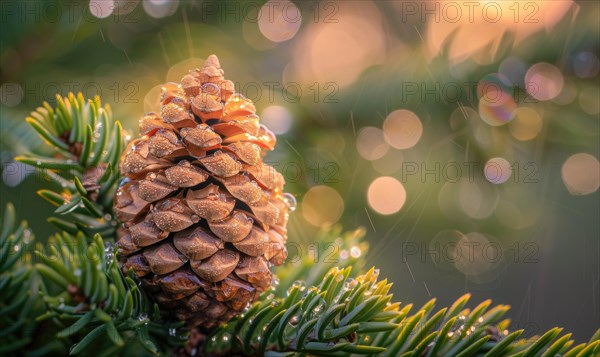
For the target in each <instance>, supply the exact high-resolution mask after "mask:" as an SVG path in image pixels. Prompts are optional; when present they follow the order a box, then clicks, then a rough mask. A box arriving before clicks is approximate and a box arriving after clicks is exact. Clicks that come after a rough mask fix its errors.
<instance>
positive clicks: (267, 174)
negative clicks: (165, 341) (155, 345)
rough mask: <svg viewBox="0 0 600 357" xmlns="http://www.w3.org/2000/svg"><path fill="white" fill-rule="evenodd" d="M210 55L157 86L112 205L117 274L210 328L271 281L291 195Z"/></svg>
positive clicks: (248, 104)
mask: <svg viewBox="0 0 600 357" xmlns="http://www.w3.org/2000/svg"><path fill="white" fill-rule="evenodd" d="M223 74H224V72H223V70H222V69H221V66H220V64H219V60H218V59H217V57H216V56H215V55H211V56H209V57H208V59H207V60H206V62H205V63H204V66H203V68H200V69H194V70H191V71H190V72H189V74H187V75H185V76H184V77H183V78H182V79H181V82H180V83H167V84H165V85H164V86H163V88H162V95H161V99H160V100H161V109H160V113H148V114H146V115H145V116H144V117H143V118H142V119H141V120H140V123H139V130H140V135H142V137H141V138H138V139H135V140H134V141H132V142H131V143H130V144H129V147H128V148H127V150H126V151H125V153H124V154H123V157H122V159H121V167H120V169H121V173H122V174H123V175H124V176H125V177H126V179H125V180H123V182H122V184H121V185H120V187H119V188H118V190H117V192H116V195H115V200H114V211H115V214H116V216H117V218H118V219H119V221H120V222H122V226H121V227H120V228H119V229H118V238H119V239H118V242H117V246H118V247H119V257H120V262H121V264H122V265H121V267H122V270H123V272H124V273H127V272H128V271H130V270H133V272H134V273H135V274H136V275H137V277H138V278H139V279H140V282H141V285H142V287H143V288H144V290H145V291H146V292H147V293H148V294H149V295H150V296H152V297H153V298H154V299H155V300H156V302H157V303H158V304H159V306H160V307H161V311H162V313H163V314H164V315H165V316H167V317H176V318H178V319H180V320H183V321H185V322H186V324H187V325H188V326H189V327H200V328H207V329H208V328H212V327H215V326H217V325H219V324H220V323H223V322H226V321H228V320H230V319H231V318H232V317H233V316H235V315H237V314H238V313H240V312H241V311H242V310H243V309H244V308H245V307H246V306H247V305H248V304H249V303H251V302H252V301H253V300H254V299H256V298H257V297H258V295H259V294H260V293H261V292H263V291H265V290H266V289H268V288H269V286H270V284H271V280H272V273H271V271H270V267H271V266H272V265H281V264H282V263H283V261H284V260H285V259H286V257H287V251H286V248H285V242H286V239H287V235H286V228H285V227H286V224H287V219H288V210H289V209H290V202H288V198H287V197H288V196H286V194H284V193H283V185H284V179H283V176H282V175H281V174H279V173H278V172H276V171H275V169H274V168H273V167H271V166H269V165H266V164H265V163H264V162H263V157H264V155H265V154H266V152H267V151H269V150H272V149H273V148H274V146H275V142H276V138H275V135H274V134H273V133H272V132H270V131H269V130H268V129H267V128H266V127H265V126H263V125H262V124H260V122H259V117H258V116H257V115H256V109H255V107H254V104H253V103H252V101H250V100H249V99H247V98H245V97H243V96H242V95H240V94H237V93H235V91H234V85H233V82H231V81H229V80H226V79H225V78H224V77H223Z"/></svg>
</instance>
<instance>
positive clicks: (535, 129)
mask: <svg viewBox="0 0 600 357" xmlns="http://www.w3.org/2000/svg"><path fill="white" fill-rule="evenodd" d="M542 126H543V122H542V118H541V117H540V115H539V114H538V112H536V111H535V110H533V109H531V108H527V107H523V108H518V109H517V110H516V111H515V117H514V119H513V120H512V121H511V122H510V123H509V124H508V129H509V130H510V133H511V135H512V136H513V137H515V139H517V140H520V141H527V140H531V139H533V138H535V137H536V136H537V135H538V134H539V133H540V131H541V130H542Z"/></svg>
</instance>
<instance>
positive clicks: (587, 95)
mask: <svg viewBox="0 0 600 357" xmlns="http://www.w3.org/2000/svg"><path fill="white" fill-rule="evenodd" d="M599 98H600V90H599V89H598V87H596V86H594V87H587V88H585V89H583V90H582V91H581V92H579V97H578V99H579V106H580V107H581V109H582V110H583V111H584V112H586V113H588V114H591V115H597V114H598V113H600V99H599Z"/></svg>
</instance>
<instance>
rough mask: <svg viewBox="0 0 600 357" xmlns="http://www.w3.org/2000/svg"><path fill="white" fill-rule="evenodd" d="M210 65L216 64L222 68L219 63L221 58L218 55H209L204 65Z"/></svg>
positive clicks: (215, 65)
mask: <svg viewBox="0 0 600 357" xmlns="http://www.w3.org/2000/svg"><path fill="white" fill-rule="evenodd" d="M208 66H214V67H217V68H221V64H220V63H219V58H218V57H217V55H214V54H212V55H210V56H208V58H207V59H206V61H205V62H204V67H208Z"/></svg>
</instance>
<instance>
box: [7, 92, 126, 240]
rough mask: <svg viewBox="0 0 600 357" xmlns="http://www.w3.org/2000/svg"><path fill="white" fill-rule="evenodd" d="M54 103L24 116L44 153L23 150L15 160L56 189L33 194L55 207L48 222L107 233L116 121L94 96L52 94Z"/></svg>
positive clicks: (115, 176) (119, 144)
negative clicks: (42, 144)
mask: <svg viewBox="0 0 600 357" xmlns="http://www.w3.org/2000/svg"><path fill="white" fill-rule="evenodd" d="M56 100H57V105H56V107H52V106H51V105H50V104H48V103H47V102H44V104H43V106H42V107H39V108H37V109H36V110H35V111H34V112H32V113H31V114H30V116H29V117H27V122H28V123H29V125H30V126H31V127H32V128H33V129H34V130H35V131H36V132H37V133H38V134H39V136H40V137H41V138H42V139H43V140H44V142H46V144H47V145H48V146H49V147H50V148H51V149H52V150H51V153H50V154H48V155H43V154H37V155H34V154H29V155H25V156H19V157H17V158H16V160H17V161H20V162H22V163H24V164H27V165H31V166H34V167H36V168H37V169H38V174H40V175H41V176H42V177H43V179H45V180H47V181H49V182H51V183H53V184H55V186H56V187H57V189H56V190H51V189H42V190H40V191H38V194H39V195H40V196H41V197H43V198H44V199H45V200H47V201H49V202H50V203H52V204H53V205H55V206H57V207H58V208H57V209H56V211H55V212H56V213H57V214H60V215H62V216H66V215H70V219H60V218H55V217H52V218H51V219H49V222H50V223H52V224H53V225H54V226H56V227H57V228H58V229H60V230H64V231H66V232H69V233H71V234H76V233H77V232H78V231H84V232H86V233H87V234H88V235H93V234H95V233H100V234H104V235H108V234H111V233H112V232H113V231H114V227H113V225H112V224H111V218H112V217H111V216H110V215H108V216H107V214H109V213H110V211H111V209H112V199H113V195H114V190H115V187H116V184H117V181H118V180H119V178H120V175H119V169H118V167H119V158H120V156H121V152H122V151H123V147H124V139H123V135H122V134H123V131H122V128H121V124H120V123H119V121H115V120H113V118H112V111H111V109H110V106H109V105H108V104H107V105H104V106H102V103H101V101H100V98H99V97H95V98H94V99H93V100H91V99H88V100H86V99H85V98H84V97H83V95H82V94H81V93H78V94H77V95H75V94H73V93H69V95H68V96H67V97H64V98H63V97H61V96H57V97H56Z"/></svg>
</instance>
